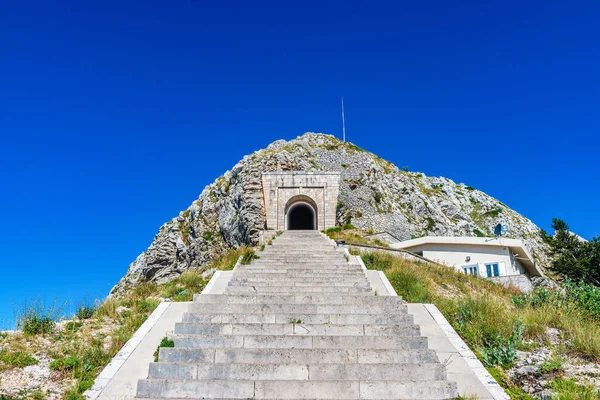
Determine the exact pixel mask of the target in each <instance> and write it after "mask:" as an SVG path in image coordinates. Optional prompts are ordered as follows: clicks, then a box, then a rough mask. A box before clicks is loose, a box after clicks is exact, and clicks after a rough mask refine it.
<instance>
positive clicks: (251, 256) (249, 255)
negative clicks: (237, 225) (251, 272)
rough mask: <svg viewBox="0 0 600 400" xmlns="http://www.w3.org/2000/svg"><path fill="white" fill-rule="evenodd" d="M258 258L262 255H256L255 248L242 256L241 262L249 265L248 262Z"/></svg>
mask: <svg viewBox="0 0 600 400" xmlns="http://www.w3.org/2000/svg"><path fill="white" fill-rule="evenodd" d="M258 258H260V257H259V256H257V255H256V253H255V252H254V250H252V249H249V250H248V251H246V252H245V253H244V255H243V256H242V262H241V264H243V265H248V264H250V263H251V262H252V260H256V259H258Z"/></svg>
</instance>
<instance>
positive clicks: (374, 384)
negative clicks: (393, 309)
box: [138, 379, 456, 400]
mask: <svg viewBox="0 0 600 400" xmlns="http://www.w3.org/2000/svg"><path fill="white" fill-rule="evenodd" d="M158 393H160V394H162V396H161V397H160V398H165V397H166V398H173V399H177V398H194V399H207V398H210V399H373V400H375V399H395V400H398V399H425V400H434V399H449V398H452V397H455V395H456V386H455V385H453V384H452V383H450V382H447V381H433V380H429V381H426V382H423V381H417V382H402V381H344V380H342V381H317V380H289V381H279V380H276V381H274V380H228V379H227V380H174V379H147V380H143V381H140V382H139V384H138V397H146V398H152V397H154V396H156V394H158Z"/></svg>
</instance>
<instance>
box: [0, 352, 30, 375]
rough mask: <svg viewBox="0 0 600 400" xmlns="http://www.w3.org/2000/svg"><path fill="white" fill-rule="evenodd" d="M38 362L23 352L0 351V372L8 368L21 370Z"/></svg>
mask: <svg viewBox="0 0 600 400" xmlns="http://www.w3.org/2000/svg"><path fill="white" fill-rule="evenodd" d="M38 362H39V361H38V360H36V359H35V358H33V356H32V355H31V354H29V353H28V352H26V351H24V350H15V351H11V350H2V351H0V371H2V370H5V369H10V368H23V367H27V366H28V365H36V364H37V363H38Z"/></svg>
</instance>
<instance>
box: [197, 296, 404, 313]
mask: <svg viewBox="0 0 600 400" xmlns="http://www.w3.org/2000/svg"><path fill="white" fill-rule="evenodd" d="M372 297H375V296H372ZM188 313H190V314H296V315H307V314H371V315H373V314H386V315H387V314H390V313H398V314H402V313H404V314H406V313H407V306H406V305H405V304H402V303H398V304H396V305H395V307H393V308H392V307H390V306H389V305H388V304H377V303H365V304H364V305H362V306H358V305H356V304H331V305H328V304H226V303H225V304H211V305H210V307H206V305H204V304H199V303H192V304H190V306H189V308H188Z"/></svg>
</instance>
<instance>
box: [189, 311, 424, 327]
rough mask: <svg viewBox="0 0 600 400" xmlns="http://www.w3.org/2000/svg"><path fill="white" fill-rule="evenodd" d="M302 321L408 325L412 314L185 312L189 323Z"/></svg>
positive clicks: (309, 322)
mask: <svg viewBox="0 0 600 400" xmlns="http://www.w3.org/2000/svg"><path fill="white" fill-rule="evenodd" d="M297 321H301V323H303V324H345V325H353V324H357V325H364V324H377V325H386V324H387V325H408V324H412V323H413V317H412V315H410V314H189V313H188V314H184V315H183V322H187V323H224V324H276V323H282V324H283V323H290V322H297Z"/></svg>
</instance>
